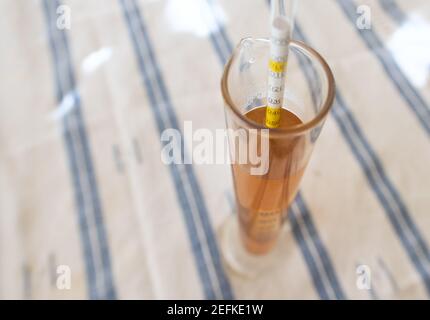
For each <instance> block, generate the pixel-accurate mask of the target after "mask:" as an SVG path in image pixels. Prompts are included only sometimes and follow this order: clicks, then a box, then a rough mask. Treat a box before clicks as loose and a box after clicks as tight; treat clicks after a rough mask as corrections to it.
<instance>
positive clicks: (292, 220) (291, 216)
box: [287, 205, 330, 300]
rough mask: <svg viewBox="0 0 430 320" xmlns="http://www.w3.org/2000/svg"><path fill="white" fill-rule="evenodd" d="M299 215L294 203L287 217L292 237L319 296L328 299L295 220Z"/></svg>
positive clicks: (299, 226)
mask: <svg viewBox="0 0 430 320" xmlns="http://www.w3.org/2000/svg"><path fill="white" fill-rule="evenodd" d="M300 215H301V212H299V211H296V210H295V208H294V205H293V206H291V207H290V209H289V213H288V215H287V217H288V220H289V221H290V224H291V230H292V231H293V235H294V238H295V239H296V242H297V244H298V245H299V247H300V251H301V253H302V255H303V258H304V259H305V261H306V265H307V267H308V269H309V272H310V274H311V277H312V282H313V284H314V287H315V289H316V290H317V292H318V295H319V297H320V298H321V299H323V300H329V299H330V296H329V295H328V293H327V290H326V288H325V285H324V283H323V280H322V277H321V274H320V271H319V269H318V268H317V264H316V262H315V259H314V257H313V256H312V253H311V251H310V249H309V246H308V244H307V239H306V238H305V237H304V235H303V232H302V230H301V224H299V223H298V221H297V219H298V217H299V216H300Z"/></svg>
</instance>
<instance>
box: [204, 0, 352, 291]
mask: <svg viewBox="0 0 430 320" xmlns="http://www.w3.org/2000/svg"><path fill="white" fill-rule="evenodd" d="M208 2H209V5H210V6H213V1H212V0H208ZM212 8H213V7H212ZM214 19H215V20H216V17H214ZM216 22H217V26H218V29H217V32H213V33H212V34H211V37H210V39H211V42H212V44H213V46H214V48H215V51H216V53H217V55H218V58H219V60H220V62H221V64H223V65H224V64H226V63H227V60H228V58H229V56H230V55H231V53H232V48H233V46H232V44H231V40H230V39H229V37H228V35H227V32H226V30H225V28H224V26H223V25H221V24H220V23H219V21H216ZM222 44H224V47H226V48H229V50H230V51H229V52H226V53H224V54H223V53H222V52H220V50H218V48H219V47H220V46H222ZM314 89H315V88H314ZM298 208H299V211H298V212H297V214H300V215H303V216H304V217H306V216H309V211H308V210H307V209H306V207H305V204H304V202H303V201H302V202H301V206H298ZM304 209H306V210H304ZM294 221H296V220H293V222H294ZM304 223H305V227H306V228H307V229H308V232H309V234H310V235H311V241H312V242H313V243H314V245H315V247H316V249H317V251H318V254H319V257H315V258H316V259H320V260H321V265H323V268H324V269H325V270H326V272H327V275H329V277H328V280H329V283H330V285H331V286H332V287H333V291H334V292H335V295H336V298H337V299H345V295H344V294H343V291H342V289H341V287H340V284H339V281H338V280H337V279H336V275H335V271H334V267H333V265H332V263H331V261H330V259H329V255H328V253H327V252H326V251H325V250H326V249H325V247H324V246H323V245H322V241H321V239H320V238H319V235H318V233H317V232H316V228H315V226H313V225H312V226H311V225H309V223H312V220H311V219H310V217H306V219H304ZM295 228H296V229H298V230H294V226H293V231H294V232H293V234H294V236H295V238H296V241H297V242H298V243H299V247H300V249H301V251H302V254H303V257H304V259H305V261H306V263H307V264H308V268H309V271H310V273H311V277H312V279H313V283H314V285H315V288H316V290H317V292H318V294H319V295H320V297H321V299H329V298H330V296H329V295H328V294H327V291H326V288H325V287H324V282H323V280H322V279H323V277H324V275H322V274H321V272H320V270H318V268H317V267H316V264H315V259H314V257H312V254H311V251H310V249H309V247H308V244H307V239H304V238H303V237H302V235H303V233H302V231H301V230H300V226H296V227H295ZM312 230H313V232H312ZM299 237H301V238H299Z"/></svg>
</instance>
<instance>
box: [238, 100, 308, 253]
mask: <svg viewBox="0 0 430 320" xmlns="http://www.w3.org/2000/svg"><path fill="white" fill-rule="evenodd" d="M265 116H266V107H258V108H255V109H252V110H250V111H249V112H248V113H247V114H246V117H247V118H248V119H250V120H253V121H255V122H257V123H259V124H262V125H264V123H265ZM301 123H302V121H301V120H300V119H299V118H298V117H297V116H296V115H294V114H293V113H291V112H289V111H288V110H285V109H282V110H281V123H280V128H288V127H291V126H294V125H297V124H301ZM304 148H305V141H304V138H303V137H296V136H288V137H285V138H270V140H269V170H268V172H267V173H266V174H265V175H259V176H258V175H251V174H250V170H249V167H248V166H245V165H241V164H234V165H233V177H234V183H235V191H236V197H237V203H238V209H239V222H240V232H241V237H242V240H243V243H244V245H245V247H246V249H247V250H248V251H249V252H251V253H254V254H264V253H267V252H269V251H270V249H271V248H272V247H273V246H274V245H275V244H276V240H277V237H278V235H279V231H280V229H281V225H282V220H283V216H284V215H285V213H286V211H287V208H288V205H289V204H290V202H291V201H292V199H294V196H295V194H296V192H297V189H298V185H299V182H300V180H301V177H302V175H303V172H304V167H305V164H304V163H303V158H304Z"/></svg>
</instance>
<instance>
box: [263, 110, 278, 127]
mask: <svg viewBox="0 0 430 320" xmlns="http://www.w3.org/2000/svg"><path fill="white" fill-rule="evenodd" d="M280 122H281V108H279V107H277V108H272V107H269V106H268V107H267V108H266V127H268V128H270V129H273V128H278V127H279V124H280Z"/></svg>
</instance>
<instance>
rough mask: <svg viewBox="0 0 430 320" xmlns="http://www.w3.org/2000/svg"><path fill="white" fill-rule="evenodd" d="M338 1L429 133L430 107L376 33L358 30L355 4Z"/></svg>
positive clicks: (348, 1)
mask: <svg viewBox="0 0 430 320" xmlns="http://www.w3.org/2000/svg"><path fill="white" fill-rule="evenodd" d="M338 3H339V6H340V7H341V8H342V10H343V12H344V13H345V15H346V16H347V17H348V18H349V20H350V22H351V23H352V24H354V29H355V30H356V31H357V33H358V34H359V35H360V37H361V38H362V39H363V41H364V42H365V43H366V45H367V47H368V48H369V49H370V50H371V52H373V53H374V54H375V56H376V57H377V58H378V60H379V62H380V63H381V64H382V66H383V68H384V70H385V72H386V74H387V75H388V76H389V77H390V78H391V80H392V81H393V83H394V85H395V86H396V88H397V90H398V91H399V93H400V94H401V95H402V97H403V99H404V100H405V102H406V103H407V104H408V105H409V107H410V109H411V111H412V112H413V113H414V114H415V116H416V117H417V118H418V120H419V122H420V123H421V125H422V126H423V128H424V129H425V130H426V132H427V134H430V107H429V106H428V105H427V104H426V102H425V101H424V99H423V98H422V97H421V96H420V94H419V93H418V91H417V90H416V89H415V88H414V86H413V85H412V84H411V83H410V82H409V80H408V79H407V78H406V76H405V75H404V74H403V72H402V71H401V69H400V67H399V66H398V64H397V63H396V61H395V60H394V58H393V56H392V55H390V53H389V51H388V50H387V49H386V47H385V46H384V43H383V42H382V41H381V39H380V38H379V37H378V35H377V34H376V33H374V32H373V31H372V30H360V29H358V28H356V27H355V21H356V19H357V14H356V12H355V8H356V6H355V5H354V3H353V2H352V1H350V0H338Z"/></svg>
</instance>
